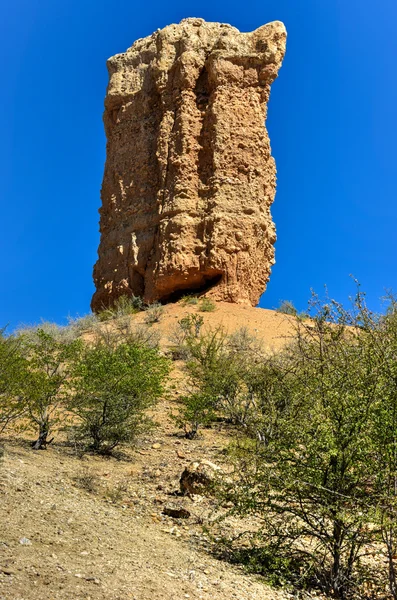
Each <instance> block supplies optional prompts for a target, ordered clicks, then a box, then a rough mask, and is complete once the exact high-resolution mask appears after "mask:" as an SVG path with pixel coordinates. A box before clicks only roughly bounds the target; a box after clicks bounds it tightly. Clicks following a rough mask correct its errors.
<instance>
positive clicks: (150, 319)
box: [145, 302, 164, 325]
mask: <svg viewBox="0 0 397 600" xmlns="http://www.w3.org/2000/svg"><path fill="white" fill-rule="evenodd" d="M163 313H164V306H163V305H162V304H160V303H159V302H154V303H153V304H150V305H149V306H148V307H147V308H146V313H145V323H147V324H148V325H153V323H159V322H160V320H161V317H162V316H163Z"/></svg>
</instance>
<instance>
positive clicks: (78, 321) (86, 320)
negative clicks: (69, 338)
mask: <svg viewBox="0 0 397 600" xmlns="http://www.w3.org/2000/svg"><path fill="white" fill-rule="evenodd" d="M98 321H99V319H98V316H97V315H96V314H95V313H89V314H88V315H84V316H83V317H68V328H69V329H70V330H71V331H72V332H74V335H75V337H79V336H81V335H82V334H83V333H86V332H87V331H92V330H93V329H95V327H96V326H97V324H98Z"/></svg>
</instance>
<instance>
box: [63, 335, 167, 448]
mask: <svg viewBox="0 0 397 600" xmlns="http://www.w3.org/2000/svg"><path fill="white" fill-rule="evenodd" d="M168 371H169V365H168V361H167V360H166V359H165V358H164V357H162V356H160V354H159V352H158V351H157V350H156V349H153V348H149V347H147V346H144V345H138V344H136V343H131V342H124V343H121V344H119V345H117V346H115V345H109V344H105V343H104V342H103V341H99V342H97V343H96V344H95V345H93V346H86V347H85V348H84V350H83V352H82V354H81V357H80V360H79V362H78V363H77V364H76V365H75V368H74V370H73V386H74V394H73V399H72V401H71V402H70V403H69V407H70V409H71V410H72V411H73V412H74V413H75V415H76V416H77V417H78V418H79V420H80V424H79V425H78V426H77V428H76V431H77V434H78V436H79V437H80V439H81V440H82V441H83V442H85V443H86V444H87V447H88V448H90V449H92V450H93V451H94V452H98V453H100V454H109V453H111V452H112V450H114V448H116V447H117V446H118V445H119V444H131V443H133V442H134V441H135V439H136V438H137V436H138V435H139V434H141V433H142V432H143V431H145V430H147V429H148V427H150V425H151V421H150V419H149V418H148V417H147V416H146V410H147V409H148V408H150V407H152V406H153V404H154V403H155V402H156V401H157V400H158V399H159V398H160V396H161V395H162V394H163V392H164V382H165V378H166V376H167V374H168Z"/></svg>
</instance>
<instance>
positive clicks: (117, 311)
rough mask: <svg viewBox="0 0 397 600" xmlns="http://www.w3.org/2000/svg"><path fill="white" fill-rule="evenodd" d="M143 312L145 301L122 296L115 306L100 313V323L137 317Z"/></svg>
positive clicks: (135, 297)
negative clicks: (136, 315)
mask: <svg viewBox="0 0 397 600" xmlns="http://www.w3.org/2000/svg"><path fill="white" fill-rule="evenodd" d="M141 310H143V300H142V298H139V297H137V296H120V298H117V300H116V301H115V302H114V304H113V306H111V307H109V308H105V309H104V310H102V311H100V312H99V313H98V319H99V320H100V321H109V320H111V319H118V318H120V317H125V316H128V315H135V314H136V313H138V312H140V311H141Z"/></svg>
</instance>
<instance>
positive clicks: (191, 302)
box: [181, 294, 199, 306]
mask: <svg viewBox="0 0 397 600" xmlns="http://www.w3.org/2000/svg"><path fill="white" fill-rule="evenodd" d="M181 302H182V304H185V305H188V306H196V305H197V304H198V302H199V299H198V298H197V296H192V295H191V294H187V295H186V296H182V298H181Z"/></svg>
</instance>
